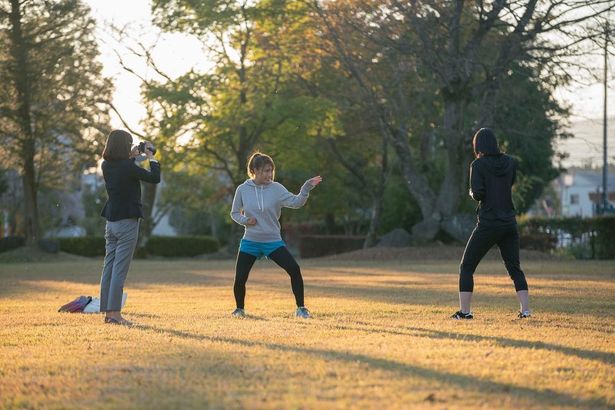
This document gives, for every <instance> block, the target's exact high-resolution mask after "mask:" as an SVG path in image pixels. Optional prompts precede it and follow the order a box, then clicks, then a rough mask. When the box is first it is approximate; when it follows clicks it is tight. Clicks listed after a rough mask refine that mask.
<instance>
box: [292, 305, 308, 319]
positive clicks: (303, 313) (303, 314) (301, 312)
mask: <svg viewBox="0 0 615 410" xmlns="http://www.w3.org/2000/svg"><path fill="white" fill-rule="evenodd" d="M295 317H300V318H302V319H309V318H311V317H312V315H310V311H309V310H308V309H307V308H306V307H305V306H301V307H298V308H297V310H296V311H295Z"/></svg>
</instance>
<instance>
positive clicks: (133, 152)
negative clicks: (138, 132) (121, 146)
mask: <svg viewBox="0 0 615 410" xmlns="http://www.w3.org/2000/svg"><path fill="white" fill-rule="evenodd" d="M139 155H140V153H139V147H138V146H135V147H133V148H132V149H131V150H130V154H128V158H130V159H133V158H137V157H138V156H139Z"/></svg>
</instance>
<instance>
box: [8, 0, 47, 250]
mask: <svg viewBox="0 0 615 410" xmlns="http://www.w3.org/2000/svg"><path fill="white" fill-rule="evenodd" d="M20 7H21V5H20V1H19V0H11V11H10V14H9V21H10V26H11V29H10V38H11V49H10V53H11V57H12V58H13V61H14V65H13V67H12V76H13V82H14V85H15V91H16V94H17V110H16V111H17V121H18V123H19V127H20V131H21V138H20V141H19V142H20V144H21V163H22V167H23V168H22V183H23V190H24V228H25V235H26V244H27V245H32V244H35V243H36V242H37V241H38V239H39V236H40V226H39V218H38V203H37V189H38V187H37V183H36V181H37V178H36V168H35V166H34V155H35V151H36V145H35V138H34V132H33V129H32V117H31V109H32V107H31V102H32V96H31V90H30V82H29V78H28V73H29V72H30V70H29V67H28V50H27V48H26V47H27V45H26V41H24V38H23V32H22V10H21V8H20Z"/></svg>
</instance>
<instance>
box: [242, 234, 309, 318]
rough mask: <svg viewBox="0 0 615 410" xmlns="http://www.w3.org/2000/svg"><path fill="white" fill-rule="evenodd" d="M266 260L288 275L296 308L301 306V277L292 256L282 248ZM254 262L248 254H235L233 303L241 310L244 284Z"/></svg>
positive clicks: (244, 290)
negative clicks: (269, 260)
mask: <svg viewBox="0 0 615 410" xmlns="http://www.w3.org/2000/svg"><path fill="white" fill-rule="evenodd" d="M268 258H269V259H271V260H272V261H274V262H275V263H277V264H278V266H280V267H281V268H282V269H284V270H285V271H286V273H288V275H289V276H290V284H291V287H292V289H293V294H294V295H295V302H296V303H297V307H301V306H303V277H301V268H299V265H298V264H297V261H296V260H295V258H293V255H291V254H290V252H289V251H288V249H286V247H285V246H282V247H280V248H278V249H276V250H275V251H273V252H272V253H271V254H269V256H268ZM255 261H256V256H254V255H250V254H249V253H245V252H239V253H238V254H237V264H236V265H235V283H234V285H233V293H235V303H237V307H238V308H241V309H243V307H244V300H245V298H246V282H247V281H248V275H249V274H250V270H251V269H252V266H253V265H254V262H255Z"/></svg>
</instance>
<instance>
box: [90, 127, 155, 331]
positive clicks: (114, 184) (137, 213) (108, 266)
mask: <svg viewBox="0 0 615 410" xmlns="http://www.w3.org/2000/svg"><path fill="white" fill-rule="evenodd" d="M131 146H132V135H130V133H128V132H126V131H123V130H114V131H111V133H110V134H109V136H108V137H107V142H106V144H105V149H104V151H103V158H104V161H103V163H102V172H103V177H104V179H105V189H106V190H107V196H108V200H107V203H106V204H105V206H104V208H103V210H102V212H101V215H102V216H104V217H105V218H106V219H107V224H106V227H105V242H106V243H105V251H106V252H105V261H104V265H103V271H102V277H101V280H100V311H101V312H105V323H112V324H121V325H126V324H130V322H128V321H127V320H126V319H124V318H123V317H122V315H121V313H120V312H121V307H122V306H121V302H122V294H123V292H124V282H125V281H126V275H127V273H128V268H129V267H130V262H131V261H132V256H133V253H134V250H135V247H136V245H137V238H138V236H139V218H142V217H143V211H142V205H141V182H140V181H145V182H150V183H153V184H157V183H159V182H160V164H158V161H156V160H155V159H154V153H155V152H156V150H155V149H154V147H153V145H152V144H151V143H144V144H143V143H142V144H140V145H139V146H135V147H134V148H132V149H131ZM141 154H144V155H145V156H146V157H147V159H148V160H149V163H150V171H148V170H146V169H144V168H141V167H139V166H138V165H137V164H136V163H135V158H137V157H138V156H140V155H141Z"/></svg>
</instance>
